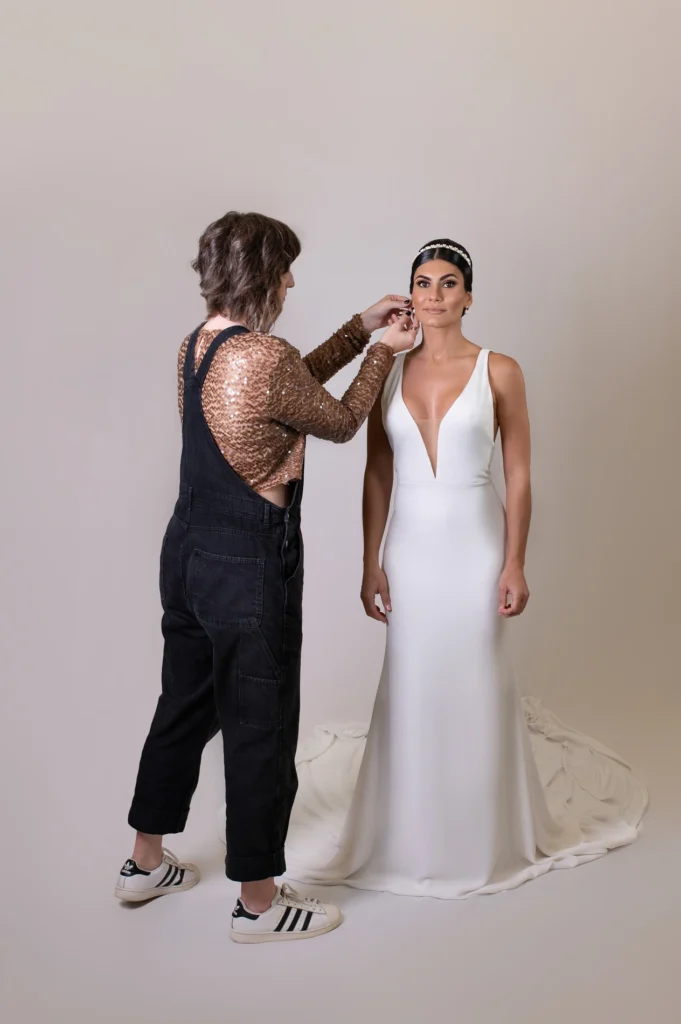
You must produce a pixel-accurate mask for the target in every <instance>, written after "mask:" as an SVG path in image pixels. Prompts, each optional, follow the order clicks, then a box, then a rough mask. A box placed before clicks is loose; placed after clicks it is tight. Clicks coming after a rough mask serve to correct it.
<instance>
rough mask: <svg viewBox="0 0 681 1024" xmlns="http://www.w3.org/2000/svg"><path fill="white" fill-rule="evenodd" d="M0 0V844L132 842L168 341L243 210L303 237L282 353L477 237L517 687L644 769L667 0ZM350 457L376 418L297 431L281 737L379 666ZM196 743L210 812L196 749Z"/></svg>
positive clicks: (650, 720) (670, 76)
mask: <svg viewBox="0 0 681 1024" xmlns="http://www.w3.org/2000/svg"><path fill="white" fill-rule="evenodd" d="M14 8H15V9H14V11H13V12H12V13H11V26H10V27H11V31H10V32H9V33H7V34H5V35H4V40H3V43H2V51H3V52H2V54H1V57H2V59H1V61H0V65H1V66H2V71H3V75H4V76H5V77H6V79H7V83H6V84H7V88H6V89H4V90H3V94H4V98H3V104H4V106H5V108H6V114H7V126H8V130H7V132H6V141H7V145H6V147H5V157H4V160H3V168H2V207H3V241H4V246H3V249H4V251H3V268H2V277H3V283H4V285H5V286H6V289H7V292H6V298H5V309H4V316H3V324H4V333H3V348H2V352H3V379H4V388H3V399H2V403H1V409H2V417H3V440H4V444H3V448H4V456H3V458H4V460H5V468H4V470H3V473H2V478H3V481H4V487H3V491H4V500H3V502H2V516H3V522H4V528H3V533H2V536H3V546H4V553H3V569H4V572H3V576H4V580H5V584H4V587H3V613H2V614H3V635H4V639H3V645H4V650H5V653H4V658H5V664H6V667H5V669H4V671H3V676H4V680H5V684H6V694H7V695H6V697H5V701H6V708H9V710H10V716H9V719H8V721H9V723H10V725H9V729H8V735H7V738H6V740H5V742H4V744H3V747H2V757H3V759H6V760H7V762H8V766H9V767H8V768H7V769H6V771H5V773H4V776H3V781H4V782H6V783H7V784H8V806H9V808H10V813H11V815H12V816H13V817H12V821H13V822H14V824H15V825H16V827H18V828H19V829H21V830H22V833H21V834H22V835H29V836H31V837H32V838H31V840H30V841H29V842H27V843H25V844H22V846H23V847H24V848H23V849H21V850H18V849H16V848H14V849H12V848H10V849H9V850H8V851H7V854H8V861H9V863H11V864H14V866H15V867H16V869H17V870H19V871H21V872H26V871H37V872H40V870H41V864H42V860H41V858H42V857H43V851H44V849H45V848H47V850H49V851H51V853H52V855H53V856H54V857H55V858H56V861H55V863H56V864H59V865H61V864H62V863H65V859H66V858H67V856H68V855H69V852H71V853H72V852H73V851H74V849H75V850H76V851H78V850H82V851H83V860H85V861H87V862H88V863H91V864H93V865H98V868H97V870H95V868H94V867H93V869H92V870H93V872H94V874H93V875H92V877H93V879H94V878H95V877H96V878H97V880H99V875H98V874H97V871H100V872H103V867H105V868H106V869H107V870H108V871H109V875H110V874H111V866H112V865H113V864H114V863H115V864H116V865H117V863H118V861H119V860H120V858H121V856H122V855H125V854H126V853H127V843H128V833H127V831H126V827H125V815H126V813H127V805H128V801H129V797H130V794H131V789H132V785H133V782H134V775H135V771H136V764H137V758H138V755H139V751H140V747H141V744H142V741H143V739H144V735H145V733H146V729H147V727H148V723H149V719H150V716H151V714H152V712H153V709H154V705H155V701H156V698H157V692H158V687H159V667H160V655H161V637H160V631H159V618H160V607H159V599H158V596H157V571H158V553H159V545H160V540H161V536H162V533H163V530H164V528H165V523H166V520H167V518H168V516H169V514H170V511H171V508H172V503H173V500H174V495H175V491H176V487H177V476H178V458H179V445H180V432H179V420H178V415H177V409H176V394H175V358H176V351H177V348H178V346H179V343H180V341H181V339H182V336H183V334H184V333H186V332H187V331H188V330H189V329H191V328H192V327H193V326H194V325H195V324H196V323H197V322H198V321H199V319H200V318H201V314H202V306H201V302H200V298H199V295H198V289H197V282H196V279H195V275H194V274H193V272H192V271H191V269H190V267H189V262H190V259H191V258H192V256H193V255H194V252H195V247H196V242H197V238H198V235H199V234H200V231H201V230H202V229H203V227H204V226H205V225H206V224H207V223H208V221H209V220H211V219H213V218H215V217H217V216H219V215H221V214H222V213H223V212H225V211H226V210H228V209H230V208H236V209H241V210H246V209H256V210H261V211H263V212H266V213H269V214H271V215H273V216H276V217H280V218H283V219H285V220H287V221H288V222H290V223H291V225H292V226H293V227H294V228H295V229H296V230H297V231H298V232H299V233H300V235H301V238H302V240H303V244H304V252H303V255H302V257H301V258H300V260H299V262H298V264H297V265H296V267H295V270H296V277H297V288H296V290H295V292H293V293H292V295H291V297H290V299H289V304H288V308H287V310H286V313H285V315H284V317H283V318H282V320H281V322H280V324H279V327H278V332H279V333H281V334H283V335H284V336H285V337H287V338H288V339H289V340H290V341H291V342H293V343H294V344H296V345H298V346H299V347H300V348H301V349H302V350H304V351H306V350H308V349H309V348H311V347H312V346H313V345H315V344H316V343H318V342H320V341H322V340H323V339H324V338H325V337H326V336H327V335H328V334H329V333H331V332H332V331H333V330H334V329H335V328H336V327H337V326H338V325H339V324H340V323H341V322H342V321H343V320H344V319H345V318H346V317H348V316H350V315H351V314H352V313H353V312H355V311H357V310H360V309H362V308H364V307H366V306H367V305H368V304H370V303H371V302H372V301H374V300H376V299H377V298H379V297H380V296H381V295H383V294H384V293H385V292H387V291H391V290H400V291H401V290H403V289H404V288H405V287H406V286H407V284H408V271H409V265H410V262H411V259H412V258H413V255H414V253H415V251H416V250H417V248H418V247H419V246H420V245H422V244H423V243H424V242H425V241H426V240H428V239H429V238H431V237H433V236H438V235H444V234H446V235H451V236H453V237H454V238H456V239H458V240H460V241H461V242H463V243H464V244H465V245H466V246H467V247H468V248H469V249H470V250H471V252H472V254H473V258H474V262H475V271H476V287H475V307H474V310H473V312H472V313H471V315H470V316H469V317H468V318H467V320H466V328H467V332H468V335H469V337H470V338H471V340H473V341H475V342H477V343H479V344H481V345H483V346H485V347H489V348H493V349H497V350H500V351H503V352H506V353H508V354H510V355H512V356H514V357H515V358H517V359H518V360H519V361H520V363H521V365H522V367H523V369H524V371H525V375H526V379H527V387H528V394H529V402H530V410H531V418H532V426H533V434H534V461H533V475H534V494H535V516H534V526H533V532H532V537H531V544H530V553H529V561H528V576H529V582H530V588H531V591H532V600H531V603H530V606H529V609H528V612H527V614H526V616H525V617H524V618H523V619H522V620H521V621H519V622H518V623H517V625H516V627H515V642H516V650H517V656H518V664H519V669H520V674H521V679H522V685H523V689H524V691H525V692H530V693H533V694H536V695H538V696H540V697H541V698H543V699H544V700H545V701H546V702H547V703H548V704H550V706H551V707H552V708H553V709H554V710H556V711H557V712H558V713H559V714H561V715H563V716H564V717H567V718H569V719H570V721H572V722H574V724H575V725H577V726H578V727H581V728H583V729H585V731H587V732H589V731H598V734H599V736H600V738H602V739H603V740H604V741H606V742H610V743H611V744H612V745H615V746H618V747H620V748H621V747H624V748H625V749H624V750H623V753H625V754H626V755H631V756H635V755H637V756H638V759H639V762H640V760H641V758H643V760H644V762H645V760H646V758H645V757H644V756H643V752H644V751H646V750H648V751H649V764H646V763H644V764H643V765H642V766H641V768H642V771H643V774H644V775H645V774H646V769H647V768H650V767H651V765H652V764H653V761H654V759H655V757H657V758H658V761H657V762H655V763H658V764H659V763H660V762H659V758H660V757H662V758H664V757H665V756H666V754H665V753H664V752H663V753H660V751H659V750H658V748H657V746H656V744H655V743H653V742H651V739H652V738H653V735H654V733H655V730H657V729H658V728H661V727H662V724H664V723H666V724H668V723H669V722H670V721H672V720H673V721H674V722H676V723H678V712H679V703H678V694H677V687H676V683H677V678H678V670H677V660H678V658H677V649H678V588H679V582H678V580H679V568H680V544H679V522H680V521H681V491H680V487H679V473H678V443H679V426H678V391H679V380H680V375H681V355H680V346H679V323H680V322H681V289H680V288H679V283H678V273H679V266H680V265H681V233H680V228H681V223H680V219H681V218H680V215H679V201H678V188H679V181H681V142H680V136H679V132H678V120H677V119H676V124H675V118H676V111H677V107H678V95H679V87H680V86H681V75H680V72H679V64H678V59H677V40H678V33H679V29H681V15H680V14H679V8H678V5H676V4H675V3H673V2H672V0H669V2H665V0H622V2H620V3H617V4H614V3H609V2H606V0H571V2H570V3H568V2H557V3H552V4H546V3H541V2H539V0H514V3H512V4H511V3H508V2H507V3H504V2H502V0H476V2H474V0H469V2H468V3H457V2H455V0H432V2H430V3H428V4H424V5H419V4H418V3H416V2H415V0H411V2H404V0H373V2H369V3H367V2H366V0H364V2H359V0H343V3H342V4H336V5H330V4H326V3H315V2H313V0H289V2H288V3H280V2H278V0H260V2H259V3H257V4H254V5H247V4H236V3H234V4H224V3H218V2H212V0H194V2H193V3H177V4H170V3H165V2H162V0H155V2H152V0H146V2H141V0H136V2H135V3H132V2H131V0H120V2H118V3H116V4H113V5H101V4H96V3H95V4H93V3H91V2H85V0H66V2H64V3H61V4H58V5H57V4H49V3H46V2H44V0H42V2H39V3H36V4H31V5H28V4H26V5H18V4H17V5H14ZM350 376H351V371H346V372H345V373H344V374H343V375H341V376H340V377H339V378H338V379H336V380H334V381H333V382H332V390H333V392H334V393H335V394H336V395H340V394H341V393H342V391H343V390H344V387H345V386H346V384H347V383H348V381H349V379H350ZM363 461H364V434H363V432H362V434H361V435H360V436H359V437H358V438H356V439H355V440H354V441H353V442H352V443H351V444H348V445H346V446H345V447H332V446H331V445H330V444H327V443H322V442H317V441H315V440H312V441H311V443H310V444H309V449H308V462H307V482H306V499H305V510H304V529H305V536H306V545H307V547H306V560H307V561H306V598H305V615H306V631H305V638H306V639H305V651H304V673H303V676H304V678H303V686H304V705H303V709H304V710H303V728H304V730H307V729H309V728H310V727H311V725H312V724H313V723H314V722H317V721H322V720H326V721H328V720H339V719H340V720H342V719H347V718H352V719H365V718H366V717H367V716H368V714H369V712H370V709H371V704H372V701H373V697H374V692H375V687H376V685H377V682H378V675H379V670H380V663H381V658H382V646H383V640H384V637H383V631H382V627H380V626H379V625H378V624H376V623H371V622H369V620H367V619H366V618H365V617H364V615H363V612H362V609H361V606H360V603H359V600H358V591H359V584H360V576H361V532H360V493H361V480H362V472H363ZM3 717H5V716H3ZM206 768H207V771H206V772H205V773H204V780H203V782H202V787H201V790H200V793H199V797H198V800H199V804H198V808H199V810H198V811H197V814H199V815H201V814H203V815H204V817H202V818H201V828H202V829H203V830H204V831H206V832H210V834H211V837H212V835H213V832H212V830H213V829H214V816H213V811H214V809H215V808H216V807H217V801H218V799H219V795H220V794H219V783H220V780H219V767H218V751H217V750H215V749H214V750H211V751H210V753H209V756H208V758H207V760H206ZM38 833H39V834H40V836H41V841H40V846H39V845H38V843H37V842H36V841H35V839H34V838H33V837H35V836H36V835H37V834H38ZM65 837H68V840H67V841H65ZM107 847H111V848H112V849H113V848H114V847H115V854H113V855H110V854H107V855H106V856H107V857H108V859H106V858H105V854H104V851H105V849H106V848H107ZM103 858H104V859H103ZM102 866H103V867H102ZM109 875H106V876H105V875H104V874H103V873H102V877H106V879H109ZM107 885H108V881H107ZM16 912H17V914H18V915H20V914H21V911H20V910H19V909H17V911H16ZM27 941H28V940H27Z"/></svg>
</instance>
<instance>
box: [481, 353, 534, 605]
mask: <svg viewBox="0 0 681 1024" xmlns="http://www.w3.org/2000/svg"><path fill="white" fill-rule="evenodd" d="M490 382H491V385H492V389H493V391H494V394H495V396H496V399H497V416H498V419H499V431H500V433H501V444H502V451H503V457H504V478H505V480H506V522H507V533H508V536H507V541H506V561H505V564H504V570H503V572H502V574H501V578H500V580H499V612H500V614H502V615H504V616H506V617H507V618H511V617H512V616H515V615H520V614H521V612H523V611H524V610H525V606H526V604H527V601H528V599H529V596H530V594H529V590H528V588H527V583H526V581H525V551H526V549H527V538H528V534H529V532H530V518H531V514H532V491H531V486H530V422H529V417H528V413H527V399H526V396H525V381H524V378H523V374H522V370H521V369H520V367H519V366H518V364H517V363H516V361H515V360H514V359H510V358H509V357H508V356H502V355H498V354H497V353H493V354H492V356H491V357H490ZM507 595H508V596H507ZM508 598H510V604H509V605H508V606H507V600H508Z"/></svg>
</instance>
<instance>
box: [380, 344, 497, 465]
mask: <svg viewBox="0 0 681 1024" xmlns="http://www.w3.org/2000/svg"><path fill="white" fill-rule="evenodd" d="M484 351H485V350H484V349H482V348H481V349H480V351H479V352H478V355H477V358H476V360H475V366H474V367H473V369H472V371H471V375H470V377H469V378H468V380H467V381H466V383H465V384H464V386H463V388H462V389H461V391H460V392H459V394H458V395H457V396H456V398H455V399H454V401H453V402H451V403H450V405H449V406H448V408H447V411H446V412H445V414H444V416H443V417H442V418H441V419H440V422H439V423H438V425H437V431H436V434H435V465H433V463H432V460H431V458H430V452H429V451H428V446H427V445H426V442H425V439H424V437H423V431H422V430H421V428H420V427H419V425H418V423H417V421H416V419H415V417H414V415H413V413H412V412H411V410H410V408H409V406H408V405H407V403H406V401H405V400H404V364H405V363H406V361H407V357H406V355H405V356H404V358H403V359H402V365H401V366H400V380H399V388H398V390H399V393H400V398H401V400H402V405H403V406H404V408H405V409H406V411H407V415H408V416H409V419H410V420H411V421H412V423H413V424H414V426H415V427H416V430H417V431H418V435H419V437H420V439H421V444H422V445H423V448H424V451H425V453H426V459H427V460H428V465H429V466H430V471H431V473H432V474H433V480H437V478H438V473H437V471H438V466H439V463H440V431H441V430H442V424H443V423H444V421H445V420H446V419H447V417H448V416H449V414H450V412H451V411H452V409H453V408H454V406H455V405H456V403H457V402H459V401H460V400H461V399H462V398H463V396H464V395H465V393H466V391H467V390H468V388H469V387H470V384H471V381H472V380H473V378H474V377H475V374H476V373H477V370H478V366H479V365H480V358H481V356H482V353H483V352H484Z"/></svg>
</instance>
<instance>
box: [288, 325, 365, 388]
mask: <svg viewBox="0 0 681 1024" xmlns="http://www.w3.org/2000/svg"><path fill="white" fill-rule="evenodd" d="M370 338H371V335H370V334H369V332H368V331H367V329H366V328H365V326H364V324H363V323H362V317H361V316H360V314H359V313H356V314H355V315H354V316H353V318H352V319H351V320H348V322H347V323H346V324H343V326H342V327H341V328H340V329H339V330H337V331H336V333H335V334H332V335H331V337H330V338H329V340H328V341H325V342H324V343H323V345H318V346H317V348H315V349H313V350H312V352H308V354H307V355H306V356H305V357H304V359H303V362H304V363H305V365H306V366H307V368H308V370H309V371H310V373H311V374H312V376H313V377H314V378H315V380H318V381H319V383H320V384H326V382H327V380H331V378H332V377H333V375H334V374H335V373H338V371H339V370H342V369H343V367H344V366H347V365H348V363H351V362H352V360H353V359H354V358H355V356H357V355H359V353H360V352H363V351H364V349H365V348H366V347H367V345H368V344H369V340H370Z"/></svg>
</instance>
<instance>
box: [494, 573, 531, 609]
mask: <svg viewBox="0 0 681 1024" xmlns="http://www.w3.org/2000/svg"><path fill="white" fill-rule="evenodd" d="M529 599H530V591H529V590H528V587H527V582H526V580H525V573H524V572H523V570H522V569H521V568H520V567H519V566H507V567H506V568H505V569H504V571H503V572H502V574H501V576H500V578H499V614H500V615H503V616H504V618H505V619H512V618H514V617H515V616H516V615H522V613H523V612H524V611H525V608H526V607H527V602H528V601H529Z"/></svg>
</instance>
